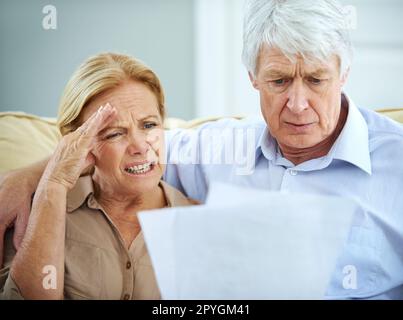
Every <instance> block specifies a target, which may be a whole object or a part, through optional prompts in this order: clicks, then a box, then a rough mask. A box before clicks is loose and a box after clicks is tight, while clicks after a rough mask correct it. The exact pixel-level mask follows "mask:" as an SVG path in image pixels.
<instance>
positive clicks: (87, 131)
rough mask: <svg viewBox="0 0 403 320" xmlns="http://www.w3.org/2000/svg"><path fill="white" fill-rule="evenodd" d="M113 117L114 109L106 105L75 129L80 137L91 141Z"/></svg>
mask: <svg viewBox="0 0 403 320" xmlns="http://www.w3.org/2000/svg"><path fill="white" fill-rule="evenodd" d="M115 115H116V109H115V108H113V107H112V106H111V105H110V104H109V103H107V104H106V105H105V106H101V107H100V108H99V109H98V111H97V112H94V114H92V115H91V117H90V118H89V119H88V120H87V121H85V122H84V123H83V125H81V126H80V127H79V128H78V129H77V133H78V134H79V135H80V136H81V137H84V138H89V139H93V138H95V137H97V135H98V133H99V132H100V131H101V130H102V129H104V128H105V127H106V126H107V125H108V124H109V123H110V122H111V121H112V120H113V118H114V117H115Z"/></svg>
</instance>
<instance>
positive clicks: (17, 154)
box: [0, 109, 403, 173]
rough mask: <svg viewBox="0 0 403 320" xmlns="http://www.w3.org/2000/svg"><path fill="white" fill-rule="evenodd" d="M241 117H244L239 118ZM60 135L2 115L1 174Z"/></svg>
mask: <svg viewBox="0 0 403 320" xmlns="http://www.w3.org/2000/svg"><path fill="white" fill-rule="evenodd" d="M379 112H380V113H382V114H384V115H386V116H388V117H390V118H392V119H394V120H396V121H399V122H401V123H403V109H383V110H379ZM236 118H240V117H236ZM218 119H219V118H203V119H194V120H191V121H185V120H181V119H175V118H168V119H166V121H165V124H164V127H165V128H166V129H173V128H194V127H197V126H199V125H200V124H203V123H205V122H208V121H215V120H218ZM59 139H60V133H59V131H58V129H57V126H56V120H55V119H53V118H43V117H38V116H35V115H31V114H26V113H23V112H0V155H1V156H0V173H2V172H6V171H9V170H13V169H17V168H20V167H23V166H26V165H29V164H30V163H33V162H35V161H39V160H41V159H43V158H45V157H47V156H49V155H50V154H51V153H52V152H53V150H54V148H55V146H56V144H57V142H58V140H59Z"/></svg>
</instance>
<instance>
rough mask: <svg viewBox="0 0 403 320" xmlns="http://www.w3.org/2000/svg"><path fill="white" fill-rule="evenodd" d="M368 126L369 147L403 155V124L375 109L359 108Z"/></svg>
mask: <svg viewBox="0 0 403 320" xmlns="http://www.w3.org/2000/svg"><path fill="white" fill-rule="evenodd" d="M359 110H360V112H361V114H362V116H363V117H364V119H365V121H366V123H367V126H368V142H369V149H370V152H371V153H372V154H374V152H378V153H379V152H381V151H387V150H389V151H390V152H393V153H392V154H391V155H397V154H401V155H403V125H402V124H400V123H398V122H396V121H394V120H392V119H390V118H388V117H386V116H384V115H382V114H379V113H377V112H375V111H373V110H368V109H362V108H360V109H359Z"/></svg>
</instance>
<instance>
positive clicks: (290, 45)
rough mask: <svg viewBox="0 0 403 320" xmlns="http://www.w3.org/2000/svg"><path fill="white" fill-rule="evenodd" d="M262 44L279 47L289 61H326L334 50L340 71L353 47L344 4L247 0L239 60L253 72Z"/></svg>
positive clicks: (323, 0) (315, 0)
mask: <svg viewBox="0 0 403 320" xmlns="http://www.w3.org/2000/svg"><path fill="white" fill-rule="evenodd" d="M263 44H267V45H268V46H269V47H273V48H277V49H279V50H280V51H281V52H282V53H283V54H284V55H285V56H286V57H287V58H289V59H290V60H291V61H295V57H296V56H297V55H301V56H302V57H303V58H304V59H307V60H308V61H311V62H312V61H314V60H316V59H317V60H319V61H323V62H324V61H326V60H327V59H328V58H329V57H330V56H331V55H333V54H336V55H337V56H338V57H339V59H340V73H341V75H343V74H344V72H345V71H346V70H347V69H348V68H349V66H350V64H351V60H352V55H353V52H352V51H353V50H352V45H351V40H350V31H349V27H348V25H347V18H346V13H345V10H344V9H343V6H342V5H341V4H340V3H339V2H338V1H337V0H247V2H246V6H245V17H244V34H243V53H242V60H243V63H244V65H245V66H246V68H247V69H248V71H249V72H251V73H252V75H254V76H255V75H256V72H257V62H258V59H259V52H260V50H261V48H262V45H263Z"/></svg>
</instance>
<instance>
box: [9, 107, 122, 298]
mask: <svg viewBox="0 0 403 320" xmlns="http://www.w3.org/2000/svg"><path fill="white" fill-rule="evenodd" d="M115 114H116V113H115V110H114V109H112V108H111V107H105V108H103V110H101V111H99V112H97V113H94V114H93V115H92V116H91V117H90V118H89V119H88V120H87V121H86V122H85V123H84V124H83V125H82V126H81V127H80V128H79V129H77V130H76V131H75V132H72V133H70V134H68V135H66V136H64V137H63V139H62V140H61V141H60V143H59V144H58V146H57V148H56V151H55V153H54V154H53V156H52V157H51V159H50V161H49V163H48V165H47V166H46V169H45V171H44V173H43V176H42V178H41V180H40V182H39V185H38V189H37V191H36V192H35V197H34V201H33V204H32V211H31V215H30V218H29V222H28V227H27V232H26V235H25V237H24V239H23V241H22V244H21V247H20V250H18V251H17V254H16V256H15V258H14V261H13V263H12V265H11V270H10V275H11V278H12V279H13V280H14V282H15V284H16V285H17V287H18V288H19V290H20V292H21V294H22V296H23V297H24V298H27V299H62V298H63V289H64V246H65V230H66V197H67V192H68V190H70V189H71V188H73V187H74V185H75V183H76V182H77V179H78V178H79V177H80V174H81V172H82V171H83V170H84V168H87V167H88V166H90V165H92V164H94V157H93V155H92V154H91V150H92V149H93V147H94V145H95V143H96V141H97V137H98V132H99V131H100V130H102V129H103V128H104V127H105V126H106V125H107V124H108V123H109V122H110V121H111V120H112V119H113V117H114V116H115Z"/></svg>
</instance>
